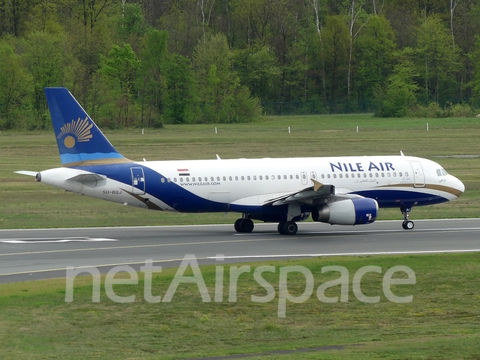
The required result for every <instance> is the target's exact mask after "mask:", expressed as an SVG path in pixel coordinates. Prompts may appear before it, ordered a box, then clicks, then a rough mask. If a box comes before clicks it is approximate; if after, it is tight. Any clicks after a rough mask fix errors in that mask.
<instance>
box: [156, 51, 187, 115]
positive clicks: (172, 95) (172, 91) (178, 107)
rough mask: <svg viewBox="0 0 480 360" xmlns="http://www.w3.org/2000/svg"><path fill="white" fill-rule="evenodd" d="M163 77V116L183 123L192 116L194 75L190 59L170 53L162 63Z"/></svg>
mask: <svg viewBox="0 0 480 360" xmlns="http://www.w3.org/2000/svg"><path fill="white" fill-rule="evenodd" d="M163 70H164V71H163V73H164V77H165V85H166V88H165V95H164V99H165V100H164V102H165V106H164V114H165V118H166V119H167V120H169V121H173V122H175V123H177V124H178V123H185V122H188V121H189V120H190V118H191V117H192V116H193V114H192V111H193V110H192V105H193V85H194V83H193V81H194V75H193V70H192V66H191V64H190V59H189V58H187V57H185V56H182V55H178V54H172V55H170V56H169V57H168V58H167V59H166V60H165V63H164V69H163Z"/></svg>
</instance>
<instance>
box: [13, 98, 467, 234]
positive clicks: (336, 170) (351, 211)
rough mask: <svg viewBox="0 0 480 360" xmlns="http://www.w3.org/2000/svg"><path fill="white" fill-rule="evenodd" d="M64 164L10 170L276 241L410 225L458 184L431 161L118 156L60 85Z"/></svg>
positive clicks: (54, 109) (52, 102)
mask: <svg viewBox="0 0 480 360" xmlns="http://www.w3.org/2000/svg"><path fill="white" fill-rule="evenodd" d="M45 95H46V98H47V102H48V107H49V110H50V115H51V118H52V123H53V128H54V130H55V136H56V139H57V145H58V149H59V152H60V159H61V162H62V167H58V168H55V169H48V170H44V171H40V172H34V171H17V172H16V173H19V174H23V175H29V176H34V177H35V179H36V181H37V182H41V183H44V184H47V185H51V186H54V187H57V188H61V189H65V190H67V191H71V192H74V193H79V194H83V195H87V196H92V197H96V198H99V199H104V200H109V201H113V202H116V203H120V204H124V205H131V206H136V207H141V208H146V209H152V210H162V211H176V212H183V213H200V212H225V213H226V212H236V213H241V214H242V216H241V218H239V219H237V220H236V221H235V224H234V228H235V230H236V231H237V232H239V233H250V232H252V231H253V229H254V223H253V220H259V221H263V222H274V223H278V232H279V233H280V234H282V235H294V234H296V233H297V230H298V226H297V222H299V221H304V220H306V219H308V218H309V217H310V216H311V217H312V219H313V221H316V222H322V223H329V224H332V225H362V224H371V223H373V222H374V221H375V220H376V219H377V217H378V213H379V208H399V209H400V210H401V212H402V214H403V223H402V227H403V228H404V229H405V230H411V229H413V228H414V223H413V221H411V220H410V218H409V214H410V211H411V209H412V207H414V206H425V205H433V204H439V203H443V202H446V201H450V200H453V199H455V198H457V197H459V196H460V195H461V194H462V193H463V192H464V191H465V186H464V184H463V183H462V182H461V181H460V180H459V179H457V178H456V177H454V176H452V175H450V174H448V173H447V172H446V171H445V169H443V167H442V166H440V165H439V164H437V163H436V162H433V161H431V160H428V159H422V158H418V157H411V156H405V155H404V154H403V153H402V152H400V155H399V156H350V157H316V158H264V159H232V160H224V159H221V158H220V157H219V156H218V155H217V159H215V160H192V161H190V160H182V161H145V160H144V161H140V162H136V161H132V160H129V159H127V158H125V157H124V156H122V155H121V154H120V153H118V152H117V151H116V150H115V148H114V147H113V146H112V144H111V143H110V142H109V141H108V140H107V138H106V137H105V136H104V135H103V133H102V132H101V131H100V129H99V128H98V127H97V125H95V123H94V122H93V120H92V119H91V118H90V116H88V114H87V113H86V112H85V110H84V109H83V108H82V107H81V105H80V104H79V103H78V102H77V100H76V99H75V98H74V97H73V95H72V94H71V93H70V92H69V91H68V90H67V89H66V88H45Z"/></svg>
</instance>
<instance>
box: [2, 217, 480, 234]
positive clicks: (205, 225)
mask: <svg viewBox="0 0 480 360" xmlns="http://www.w3.org/2000/svg"><path fill="white" fill-rule="evenodd" d="M468 220H472V221H473V220H476V221H478V220H480V218H449V219H417V220H415V222H423V221H468ZM390 222H398V223H401V222H402V220H401V219H397V220H378V221H375V223H390ZM302 223H303V224H309V223H312V224H314V222H311V221H305V222H300V224H302ZM272 224H274V223H263V222H255V226H265V225H272ZM321 224H324V223H321ZM215 226H233V224H229V223H227V224H198V225H145V226H142V225H140V226H97V227H70V228H21V229H0V232H3V231H16V230H22V231H30V230H31V231H45V230H47V231H55V230H95V229H98V230H101V229H155V228H188V227H215Z"/></svg>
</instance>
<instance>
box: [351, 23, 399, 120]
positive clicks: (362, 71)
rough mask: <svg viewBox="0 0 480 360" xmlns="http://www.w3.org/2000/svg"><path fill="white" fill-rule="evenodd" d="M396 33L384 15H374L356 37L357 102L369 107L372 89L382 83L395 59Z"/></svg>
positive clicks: (364, 107)
mask: <svg viewBox="0 0 480 360" xmlns="http://www.w3.org/2000/svg"><path fill="white" fill-rule="evenodd" d="M394 52H395V34H394V33H393V30H392V29H391V27H390V23H389V22H388V20H387V19H386V18H385V17H383V16H376V15H373V16H372V18H371V19H370V21H369V22H368V24H367V25H366V26H365V29H364V31H363V32H362V34H361V35H360V36H359V37H358V39H357V48H356V55H355V57H356V64H355V66H356V69H357V70H356V76H355V85H356V89H357V93H358V96H359V99H358V104H359V105H360V104H362V103H363V110H364V111H366V110H367V109H370V106H371V104H372V100H373V94H374V89H375V88H376V87H378V86H383V84H384V83H385V80H386V78H387V77H388V76H389V75H390V73H391V65H392V63H393V60H394Z"/></svg>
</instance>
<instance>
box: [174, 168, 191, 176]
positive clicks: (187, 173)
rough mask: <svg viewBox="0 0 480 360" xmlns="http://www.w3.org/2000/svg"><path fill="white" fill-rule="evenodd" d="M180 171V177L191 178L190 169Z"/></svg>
mask: <svg viewBox="0 0 480 360" xmlns="http://www.w3.org/2000/svg"><path fill="white" fill-rule="evenodd" d="M177 170H178V175H179V176H190V173H189V172H188V169H177Z"/></svg>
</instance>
